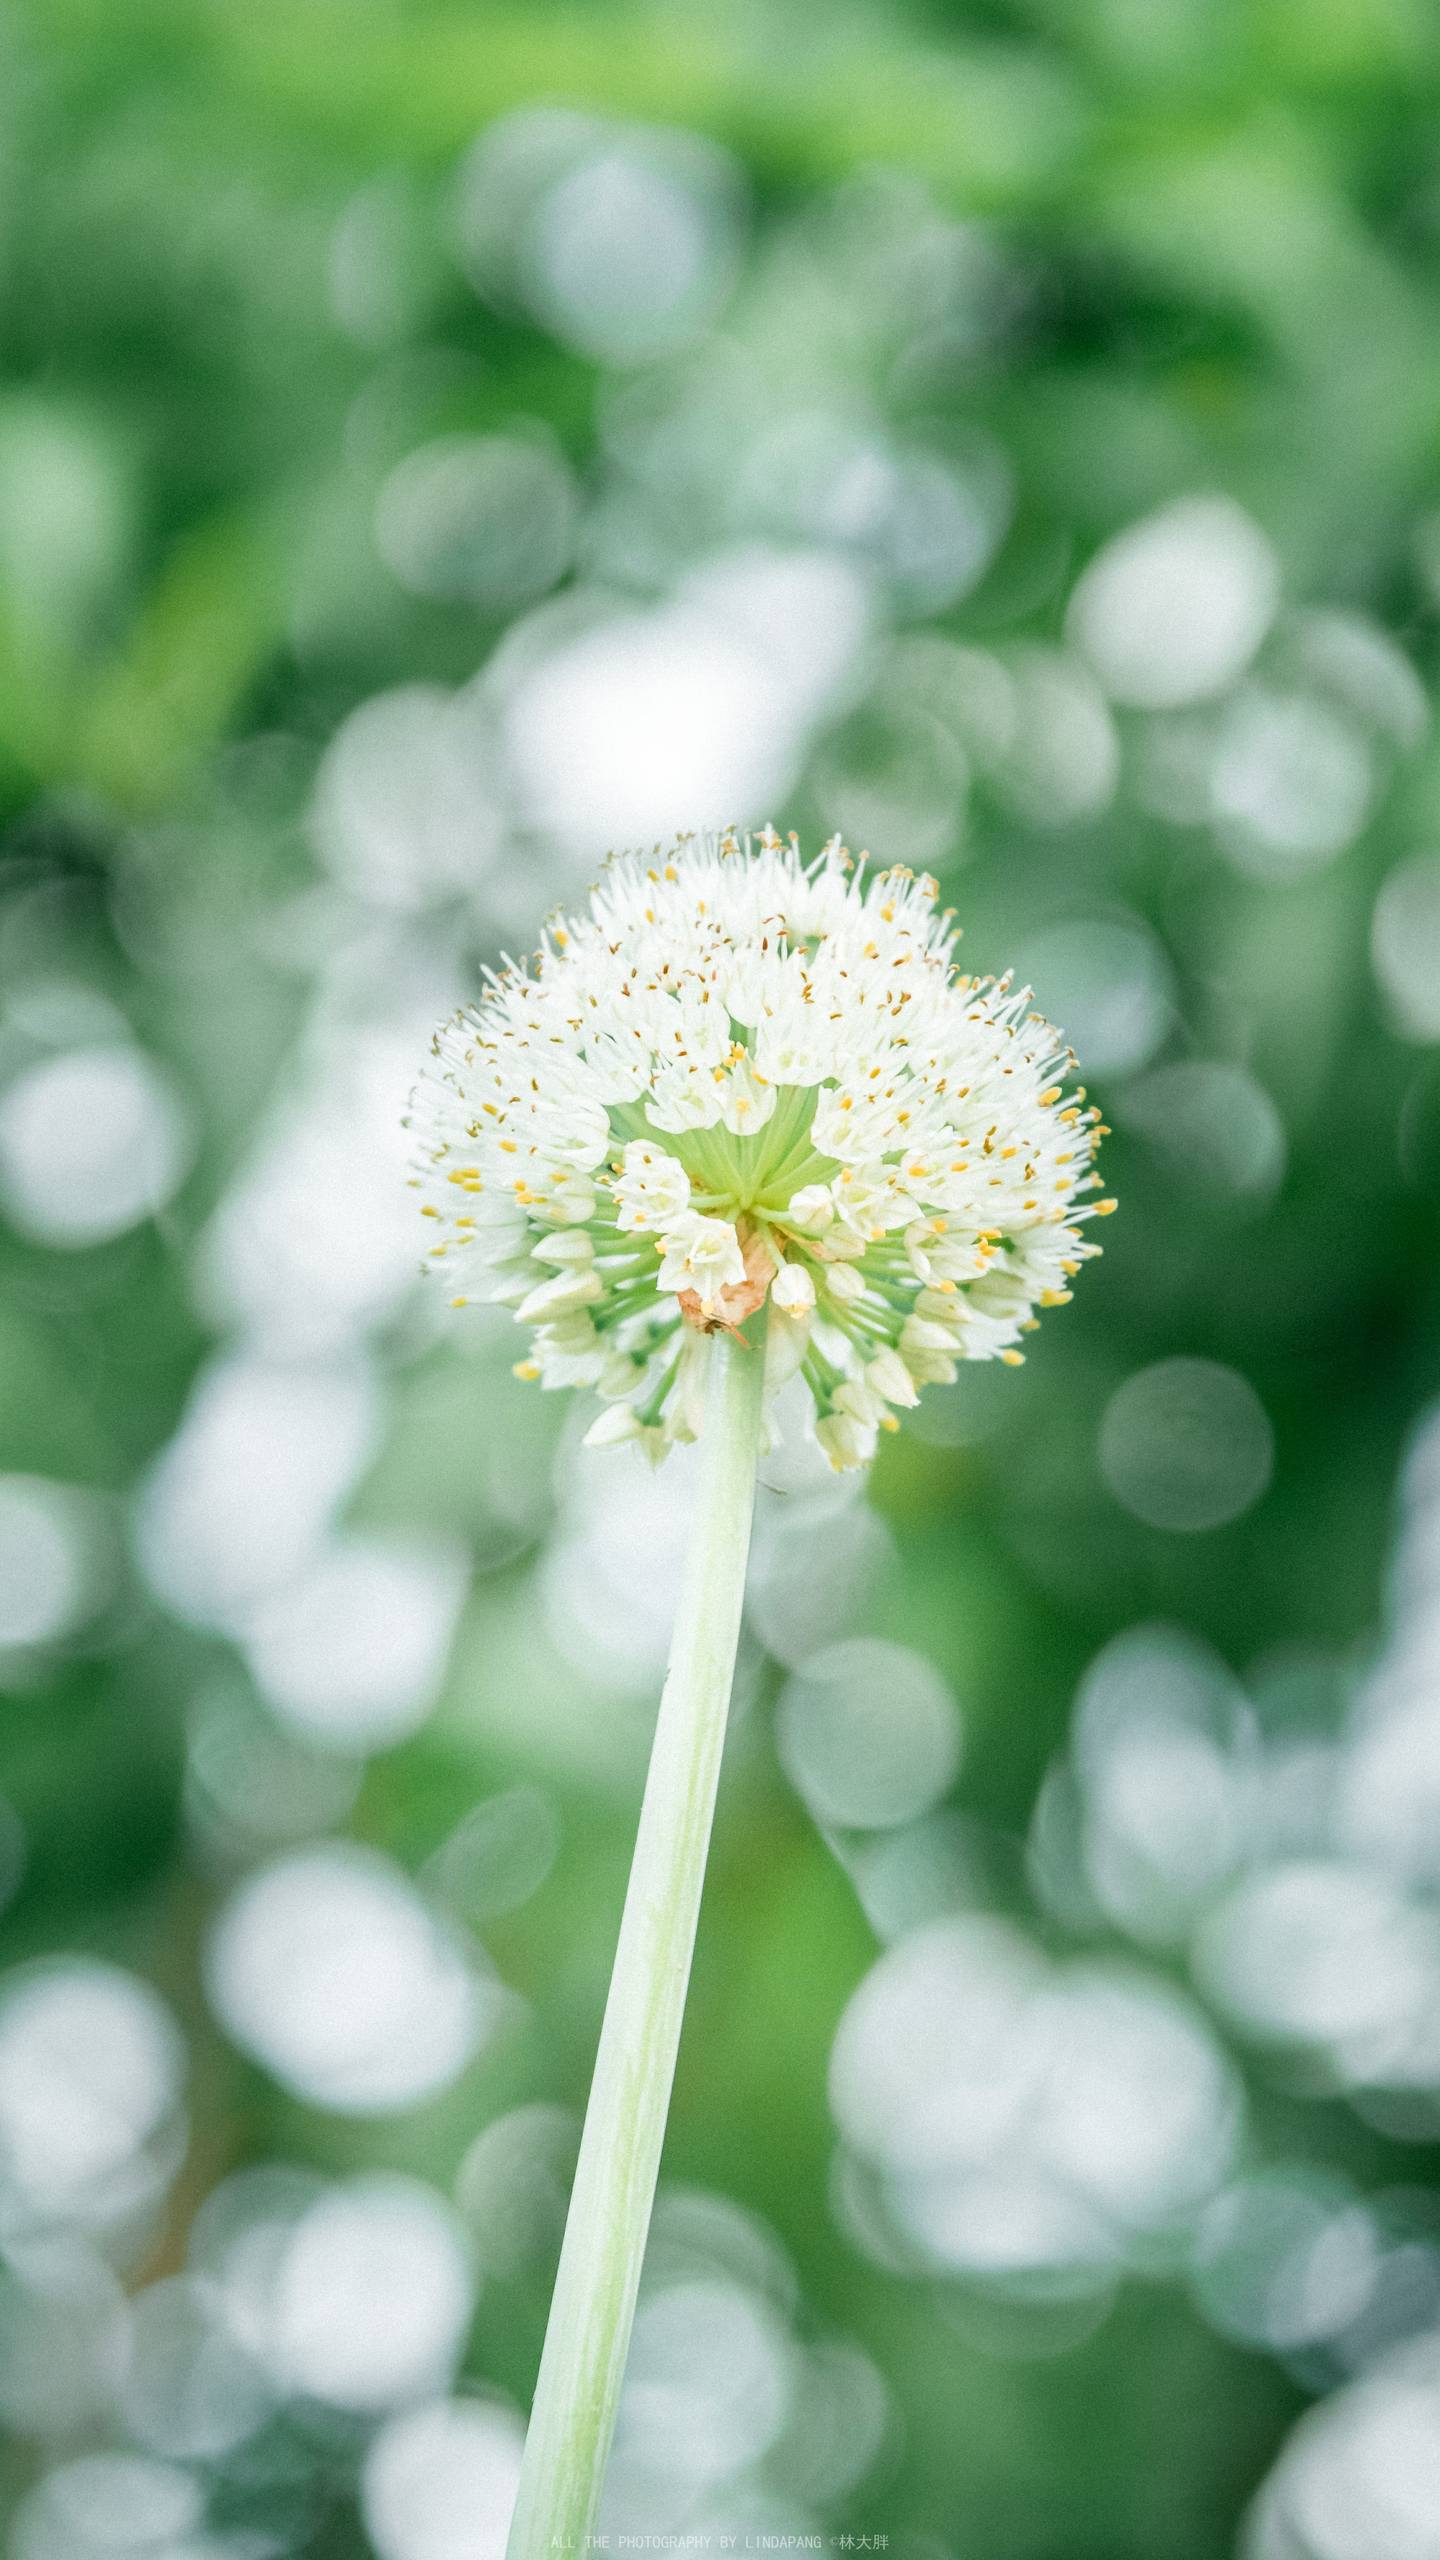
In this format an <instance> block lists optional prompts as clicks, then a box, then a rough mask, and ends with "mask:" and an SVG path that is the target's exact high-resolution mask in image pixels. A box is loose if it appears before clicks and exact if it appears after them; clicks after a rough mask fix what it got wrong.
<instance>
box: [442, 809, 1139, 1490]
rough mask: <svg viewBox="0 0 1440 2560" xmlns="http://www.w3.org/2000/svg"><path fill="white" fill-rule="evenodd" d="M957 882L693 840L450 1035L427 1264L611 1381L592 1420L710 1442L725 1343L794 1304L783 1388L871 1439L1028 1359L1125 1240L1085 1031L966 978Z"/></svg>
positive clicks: (447, 1031) (837, 1425)
mask: <svg viewBox="0 0 1440 2560" xmlns="http://www.w3.org/2000/svg"><path fill="white" fill-rule="evenodd" d="M937 898H938V891H937V888H936V884H935V882H934V881H933V880H930V879H927V878H925V877H923V876H921V877H916V876H915V875H914V874H912V873H911V872H909V871H907V870H904V869H903V868H898V867H897V868H894V869H891V870H888V871H875V872H869V873H868V876H867V868H866V863H865V860H864V859H863V858H862V859H861V861H860V862H858V863H856V862H854V861H853V860H852V859H851V857H850V855H849V854H848V853H847V852H846V850H845V848H844V847H843V846H842V845H841V843H840V841H839V839H838V838H835V839H834V840H832V842H831V843H829V844H828V845H827V846H826V847H825V849H824V851H823V852H822V853H821V854H820V855H819V856H818V858H817V859H816V860H814V861H813V862H811V863H809V864H806V863H804V862H802V860H801V857H800V853H799V850H798V847H797V845H796V842H795V840H794V838H793V837H792V838H791V839H790V840H789V841H788V842H782V840H781V839H780V838H779V837H778V836H777V835H776V834H775V833H774V831H773V829H771V828H766V829H765V830H764V832H763V833H762V834H761V835H760V836H759V837H758V838H756V839H754V840H753V841H752V839H750V838H749V837H745V838H743V839H741V838H737V837H735V836H731V835H726V836H722V837H720V838H718V839H716V838H713V837H708V836H703V837H701V836H696V837H682V838H681V839H680V840H679V841H678V842H677V843H676V844H675V845H674V846H673V847H672V848H671V849H670V850H669V852H668V853H663V854H661V853H657V854H656V855H654V856H653V857H648V858H647V857H642V856H639V855H626V856H624V857H622V858H621V859H618V860H616V861H613V862H612V863H611V864H610V865H609V867H608V868H607V870H606V871H605V873H604V875H603V877H602V879H601V881H600V882H599V884H598V886H597V887H596V888H595V889H594V890H592V892H591V895H590V899H589V904H588V908H587V910H586V911H585V912H583V913H582V914H580V915H579V916H578V917H575V918H568V917H567V918H563V919H557V920H555V921H553V922H552V923H551V924H550V926H549V928H548V929H547V931H546V934H545V936H544V941H543V946H542V948H541V950H540V952H539V953H538V954H537V956H536V958H535V960H534V962H533V964H532V965H531V966H530V967H528V968H524V967H520V966H518V965H516V964H513V963H507V965H506V966H505V967H504V968H503V969H502V970H501V971H500V972H499V973H498V974H496V973H490V974H489V975H488V979H487V984H486V987H485V991H484V993H483V995H482V996H481V998H480V1000H479V1002H478V1004H475V1005H473V1006H467V1007H466V1008H465V1010H464V1011H463V1012H461V1013H459V1014H457V1015H456V1016H455V1018H454V1020H453V1021H451V1022H449V1023H448V1024H446V1026H445V1027H444V1029H443V1030H442V1031H440V1032H439V1033H438V1035H437V1037H436V1040H435V1043H434V1065H433V1066H432V1067H431V1069H430V1070H429V1071H428V1072H427V1074H426V1076H425V1077H424V1078H423V1080H422V1082H421V1084H420V1086H419V1089H418V1091H417V1094H416V1098H415V1103H414V1107H413V1113H412V1125H413V1127H414V1129H415V1131H416V1134H417V1139H418V1155H417V1161H416V1167H415V1177H414V1178H415V1182H416V1186H417V1188H418V1189H419V1190H420V1191H421V1193H422V1194H423V1213H424V1215H425V1216H426V1217H427V1218H429V1219H430V1220H431V1221H432V1222H433V1225H434V1229H435V1239H434V1243H433V1245H432V1247H431V1252H430V1257H429V1258H430V1261H431V1263H432V1264H433V1265H434V1266H435V1267H436V1268H438V1270H439V1271H440V1272H441V1273H442V1274H444V1275H445V1276H446V1278H447V1282H448V1285H449V1286H450V1289H451V1295H452V1299H453V1302H454V1303H455V1304H456V1305H457V1306H465V1305H468V1304H469V1303H471V1302H472V1301H473V1300H483V1301H488V1302H490V1303H492V1304H499V1305H502V1306H510V1307H513V1308H514V1310H515V1313H516V1316H517V1318H518V1320H519V1321H520V1322H521V1323H522V1324H523V1325H526V1326H527V1327H529V1328H530V1335H531V1340H530V1348H529V1351H528V1355H527V1357H526V1358H525V1359H524V1360H522V1361H521V1362H520V1363H519V1364H518V1373H519V1374H520V1375H521V1376H522V1377H526V1378H535V1379H538V1380H539V1381H540V1382H541V1384H542V1385H544V1386H546V1387H570V1386H579V1387H587V1388H592V1389H594V1390H595V1392H596V1393H597V1394H598V1395H599V1397H600V1398H601V1400H602V1402H603V1404H604V1407H605V1410H604V1411H603V1413H602V1414H601V1416H600V1417H599V1420H598V1421H597V1422H596V1423H595V1424H594V1425H593V1427H592V1429H591V1431H590V1433H589V1437H590V1439H591V1440H592V1441H597V1442H607V1441H619V1440H624V1439H639V1440H640V1441H641V1442H642V1443H643V1445H644V1446H645V1448H646V1449H647V1450H648V1452H649V1453H650V1455H651V1456H652V1457H659V1456H661V1455H663V1454H664V1452H665V1450H666V1449H667V1448H668V1447H669V1446H670V1444H671V1443H672V1442H674V1441H677V1440H688V1439H692V1438H693V1437H694V1436H695V1433H696V1431H697V1429H698V1427H699V1415H700V1389H701V1383H702V1378H703V1371H704V1366H705V1362H706V1358H707V1352H708V1339H707V1337H708V1336H709V1335H710V1334H711V1333H713V1332H714V1331H715V1330H716V1329H717V1328H721V1327H724V1328H727V1329H731V1330H733V1329H737V1328H738V1327H739V1326H741V1325H743V1324H744V1323H745V1322H746V1320H747V1319H748V1318H749V1317H751V1316H753V1315H754V1314H755V1313H756V1312H757V1310H759V1309H760V1308H761V1307H763V1306H765V1305H766V1302H767V1301H769V1302H770V1304H771V1305H773V1307H774V1309H775V1310H776V1314H775V1317H774V1320H773V1321H772V1322H771V1323H770V1325H769V1329H768V1341H767V1355H766V1356H767V1389H768V1391H769V1392H770V1393H772V1394H773V1392H774V1391H775V1389H776V1388H778V1386H779V1385H780V1384H781V1383H783V1381H784V1380H785V1379H787V1378H788V1377H790V1376H792V1375H793V1374H794V1373H795V1371H796V1370H797V1369H798V1370H799V1371H800V1372H801V1373H802V1375H803V1376H804V1378H805V1380H806V1382H807V1384H808V1386H809V1389H810V1393H811V1395H812V1397H813V1399H814V1410H815V1428H816V1432H817V1435H818V1437H819V1439H820V1442H821V1444H822V1446H823V1447H824V1449H825V1451H826V1454H827V1456H828V1457H829V1458H830V1460H831V1463H832V1464H833V1465H834V1466H836V1467H855V1466H864V1465H865V1464H866V1463H867V1461H868V1460H869V1459H870V1458H871V1457H872V1456H873V1454H874V1451H875V1447H876V1441H877V1434H878V1433H879V1431H880V1430H882V1429H885V1428H890V1429H893V1428H894V1427H895V1420H894V1414H893V1412H892V1407H895V1406H905V1405H911V1404H914V1403H915V1402H916V1400H917V1396H918V1392H919V1390H920V1388H921V1387H924V1386H928V1385H931V1384H935V1383H940V1382H945V1383H949V1382H951V1381H953V1379H954V1377H955V1374H956V1368H957V1364H958V1363H959V1362H960V1361H962V1360H1007V1361H1010V1362H1018V1361H1019V1360H1020V1359H1021V1358H1022V1357H1023V1354H1022V1353H1021V1351H1020V1350H1019V1348H1018V1347H1017V1346H1018V1343H1019V1339H1020V1337H1021V1335H1022V1334H1024V1333H1027V1332H1029V1331H1030V1330H1031V1329H1032V1328H1033V1325H1034V1323H1035V1310H1036V1309H1037V1308H1039V1307H1051V1306H1059V1305H1061V1304H1063V1303H1064V1301H1065V1300H1066V1299H1067V1298H1068V1297H1069V1294H1070V1291H1069V1285H1068V1284H1069V1282H1070V1280H1071V1279H1072V1278H1073V1276H1074V1274H1075V1272H1076V1270H1077V1269H1078V1267H1079V1265H1080V1263H1081V1262H1082V1261H1084V1260H1086V1259H1087V1258H1088V1257H1089V1256H1090V1255H1092V1254H1094V1253H1096V1252H1098V1250H1099V1247H1098V1246H1097V1245H1096V1244H1094V1243H1091V1242H1089V1241H1088V1240H1087V1239H1086V1237H1085V1235H1084V1232H1083V1229H1084V1225H1085V1222H1086V1221H1087V1220H1089V1219H1090V1218H1093V1217H1098V1216H1103V1215H1104V1214H1105V1213H1106V1211H1108V1210H1109V1209H1111V1208H1113V1206H1114V1203H1113V1201H1109V1200H1098V1201H1095V1200H1088V1201H1087V1198H1086V1195H1087V1194H1089V1193H1091V1192H1093V1191H1094V1190H1096V1189H1097V1187H1098V1177H1097V1176H1096V1174H1095V1173H1094V1172H1093V1170H1092V1160H1093V1157H1094V1154H1095V1149H1096V1146H1097V1143H1098V1140H1099V1137H1100V1135H1101V1129H1100V1122H1099V1115H1098V1113H1097V1112H1096V1111H1095V1110H1094V1108H1093V1107H1087V1105H1086V1102H1085V1095H1084V1092H1083V1089H1081V1090H1075V1091H1067V1090H1066V1082H1067V1079H1068V1076H1069V1074H1070V1072H1071V1070H1072V1068H1073V1066H1074V1060H1073V1057H1072V1056H1071V1053H1070V1052H1069V1050H1068V1049H1067V1048H1066V1046H1065V1044H1064V1042H1063V1040H1062V1039H1061V1038H1060V1036H1059V1035H1058V1034H1057V1033H1056V1032H1055V1031H1054V1030H1052V1028H1051V1026H1050V1025H1049V1023H1047V1022H1045V1021H1044V1020H1043V1019H1042V1018H1041V1017H1040V1016H1039V1015H1038V1014H1035V1013H1032V1012H1031V1010H1030V993H1029V990H1028V988H1023V987H1020V988H1017V987H1016V986H1014V985H1013V983H1012V981H1011V980H1010V978H1008V977H1005V978H999V979H994V978H972V977H966V976H962V975H961V974H960V973H959V972H958V970H957V969H956V967H955V963H954V959H953V953H954V947H955V941H956V935H955V932H954V929H953V927H952V924H951V920H950V917H949V915H948V914H941V913H939V912H937ZM1082 1204H1083V1205H1082Z"/></svg>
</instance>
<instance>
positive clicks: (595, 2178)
mask: <svg viewBox="0 0 1440 2560" xmlns="http://www.w3.org/2000/svg"><path fill="white" fill-rule="evenodd" d="M764 1368H765V1357H764V1352H763V1349H752V1348H751V1347H750V1345H749V1344H748V1343H745V1342H743V1341H733V1340H731V1339H730V1337H729V1336H727V1335H724V1334H716V1335H715V1336H713V1337H712V1341H711V1347H710V1374H709V1378H708V1381H707V1384H706V1400H705V1426H704V1430H703V1433H702V1435H701V1443H700V1484H699V1492H698V1501H697V1509H696V1515H695V1522H694V1527H693V1529H692V1532H691V1544H690V1551H689V1555H688V1558H687V1561H686V1569H685V1578H684V1582H683V1585H682V1588H681V1594H680V1607H679V1613H678V1616H677V1618H676V1623H675V1635H674V1640H673V1643H672V1645H671V1650H670V1668H669V1671H668V1673H667V1675H666V1680H665V1688H664V1692H663V1695H662V1697H661V1700H660V1713H659V1717H658V1719H657V1722H656V1726H655V1741H654V1745H653V1748H652V1750H651V1754H650V1774H649V1777H648V1778H647V1780H646V1784H645V1801H644V1804H643V1806H642V1808H641V1813H640V1827H639V1831H638V1834H637V1836H636V1841H635V1856H634V1860H633V1862H632V1865H631V1869H630V1883H629V1887H628V1890H627V1892H626V1896H625V1914H624V1918H623V1919H622V1921H621V1924H620V1940H619V1944H618V1946H617V1948H616V1951H615V1966H614V1971H613V1973H612V1974H611V1977H610V1996H609V1999H608V2000H607V2002H606V2005H605V2022H604V2025H603V2026H602V2028H601V2030H600V2048H599V2052H598V2054H597V2056H596V2062H595V2076H594V2079H593V2081H592V2083H591V2087H590V2103H589V2106H588V2107H587V2109H586V2113H585V2130H584V2133H583V2135H582V2137H581V2142H580V2158H579V2163H578V2165H577V2168H576V2171H575V2184H574V2188H573V2190H572V2192H571V2197H570V2212H569V2216H568V2219H567V2221H566V2225H565V2241H564V2246H563V2248H562V2249H561V2252H560V2268H559V2273H558V2275H557V2276H556V2279H555V2291H554V2295H553V2297H552V2300H551V2304H550V2320H549V2325H548V2328H547V2330H546V2333H545V2350H544V2354H543V2355H542V2357H541V2360H540V2378H539V2381H538V2383H537V2384H536V2387H535V2402H534V2407H533V2409H532V2412H531V2417H530V2431H529V2434H528V2436H527V2438H526V2442H525V2456H524V2462H523V2465H522V2468H521V2473H520V2493H519V2497H518V2499H517V2502H516V2507H515V2518H514V2522H513V2524H512V2525H511V2528H510V2542H509V2548H508V2560H553V2555H554V2554H555V2552H556V2551H571V2552H576V2553H578V2552H580V2551H581V2550H583V2548H584V2544H585V2538H586V2536H587V2535H588V2534H590V2533H591V2532H592V2531H593V2529H594V2524H595V2516H596V2511H597V2509H598V2506H599V2503H600V2490H601V2485H602V2482H603V2479H604V2474H605V2464H606V2460H607V2457H608V2455H609V2451H610V2439H611V2436H612V2434H613V2432H614V2426H615V2410H616V2405H617V2403H618V2401H619V2397H620V2384H621V2380H622V2378H623V2375H624V2371H625V2357H626V2352H627V2349H628V2347H629V2344H630V2328H631V2323H632V2321H633V2319H634V2315H635V2296H636V2291H637V2288H638V2286H639V2282H640V2266H641V2261H642V2259H643V2257H644V2254H645V2238H646V2233H647V2231H648V2230H649V2226H650V2207H651V2204H652V2201H653V2199H654V2194H655V2179H656V2175H657V2172H658V2169H659V2165H660V2150H661V2145H662V2142H663V2140H664V2136H665V2117H666V2112H667V2109H668V2107H669V2103H670V2084H671V2081H672V2080H673V2078H674V2074H675V2055H676V2049H677V2047H678V2045H679V2042H680V2022H681V2018H682V2016H683V2014H684V2008H685V1993H686V1988H687V1986H688V1983H689V1979H690V1957H691V1951H692V1949H693V1947H694V1943H695V1923H696V1918H697V1916H698V1913H699V1908H700V1891H701V1886H702V1884H703V1882H704V1876H705V1856H706V1851H707V1849H708V1847H709V1843H710V1824H711V1818H712V1815H713V1813H714V1809H715V1790H716V1785H717V1783H718V1780H719V1775H720V1756H721V1752H722V1749H723V1747H724V1741H725V1721H726V1716H727V1714H728V1711H729V1705H730V1684H731V1680H732V1678H733V1676H734V1670H735V1649H736V1645H737V1643H738V1641H739V1635H740V1608H741V1602H742V1600H743V1597H744V1591H745V1566H746V1561H747V1558H748V1555H749V1548H750V1523H751V1518H752V1515H753V1512H754V1507H755V1468H756V1461H757V1457H758V1454H759V1444H760V1404H761V1388H762V1383H763V1378H764Z"/></svg>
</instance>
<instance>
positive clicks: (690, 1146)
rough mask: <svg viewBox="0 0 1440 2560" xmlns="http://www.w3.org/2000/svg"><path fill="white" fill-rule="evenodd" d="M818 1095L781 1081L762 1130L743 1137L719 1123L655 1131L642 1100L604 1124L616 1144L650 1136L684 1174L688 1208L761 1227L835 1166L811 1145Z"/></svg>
mask: <svg viewBox="0 0 1440 2560" xmlns="http://www.w3.org/2000/svg"><path fill="white" fill-rule="evenodd" d="M819 1098H820V1089H819V1088H818V1087H817V1086H815V1085H781V1086H780V1087H779V1090H778V1092H777V1095H776V1102H775V1108H774V1110H773V1112H772V1113H771V1115H770V1118H769V1119H768V1120H767V1121H766V1123H765V1126H764V1128H763V1129H757V1130H756V1131H755V1132H754V1134H753V1135H747V1136H744V1137H737V1136H736V1135H735V1134H734V1133H733V1131H731V1130H729V1129H727V1128H725V1127H724V1126H723V1125H720V1124H717V1125H716V1126H715V1127H714V1128H713V1129H681V1130H672V1129H656V1128H653V1127H652V1126H651V1124H650V1121H649V1119H648V1117H647V1114H646V1108H645V1105H644V1103H643V1102H630V1103H625V1104H623V1105H622V1106H620V1107H619V1108H618V1109H615V1110H612V1112H611V1114H610V1126H611V1129H612V1130H613V1131H614V1133H615V1136H616V1139H617V1140H618V1141H619V1143H620V1144H621V1145H622V1146H623V1145H626V1144H628V1142H629V1141H630V1139H632V1138H648V1139H649V1140H650V1141H651V1143H652V1145H655V1146H660V1147H663V1148H664V1150H665V1152H666V1154H667V1155H671V1156H673V1157H674V1158H675V1161H676V1163H677V1164H679V1165H683V1167H684V1169H685V1171H686V1173H687V1174H688V1175H689V1177H690V1188H691V1202H690V1205H691V1207H692V1208H695V1209H700V1210H703V1211H704V1213H705V1215H706V1216H707V1217H711V1218H728V1219H730V1220H731V1222H732V1224H733V1223H734V1222H735V1221H737V1220H739V1219H741V1218H748V1219H749V1220H750V1221H751V1223H752V1224H753V1225H756V1226H766V1225H770V1224H774V1223H776V1222H777V1221H780V1220H782V1219H783V1218H784V1215H785V1212H786V1211H787V1209H788V1208H789V1206H790V1203H791V1201H792V1200H793V1199H794V1197H795V1194H796V1192H797V1191H802V1190H804V1189H805V1188H806V1186H807V1185H808V1184H810V1183H816V1182H833V1180H834V1178H835V1176H836V1175H837V1174H838V1172H839V1171H840V1166H839V1164H838V1162H837V1161H836V1159H835V1157H834V1156H826V1155H822V1154H821V1153H820V1151H819V1149H818V1148H817V1147H816V1146H814V1145H813V1144H812V1142H811V1137H810V1127H811V1123H812V1121H813V1120H814V1117H815V1109H816V1105H817V1103H818V1101H819Z"/></svg>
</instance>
